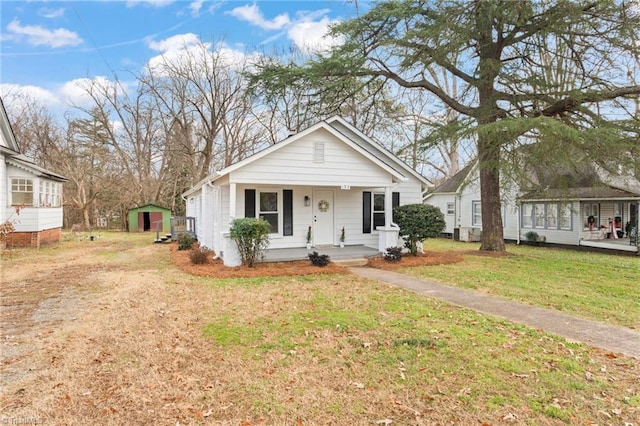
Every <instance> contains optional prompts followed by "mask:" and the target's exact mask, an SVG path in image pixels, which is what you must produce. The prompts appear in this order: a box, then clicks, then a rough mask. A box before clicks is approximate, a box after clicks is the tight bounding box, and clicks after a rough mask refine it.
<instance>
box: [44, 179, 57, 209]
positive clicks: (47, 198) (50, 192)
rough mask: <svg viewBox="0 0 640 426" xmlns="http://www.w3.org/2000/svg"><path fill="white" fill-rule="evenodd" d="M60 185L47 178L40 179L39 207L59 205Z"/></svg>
mask: <svg viewBox="0 0 640 426" xmlns="http://www.w3.org/2000/svg"><path fill="white" fill-rule="evenodd" d="M61 192H62V185H61V184H60V183H58V182H51V181H48V180H41V181H40V199H39V203H38V206H39V207H60V205H61V197H60V195H61Z"/></svg>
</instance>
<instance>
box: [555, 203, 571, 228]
mask: <svg viewBox="0 0 640 426" xmlns="http://www.w3.org/2000/svg"><path fill="white" fill-rule="evenodd" d="M558 218H559V223H558V225H559V227H560V229H562V230H565V231H570V230H571V203H560V205H559V214H558Z"/></svg>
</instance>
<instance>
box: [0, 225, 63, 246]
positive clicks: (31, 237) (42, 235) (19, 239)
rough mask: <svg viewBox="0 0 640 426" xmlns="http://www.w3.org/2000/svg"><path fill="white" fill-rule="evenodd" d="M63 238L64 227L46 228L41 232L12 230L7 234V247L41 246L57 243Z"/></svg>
mask: <svg viewBox="0 0 640 426" xmlns="http://www.w3.org/2000/svg"><path fill="white" fill-rule="evenodd" d="M61 240H62V228H52V229H45V230H44V231H39V232H12V233H11V234H9V235H8V236H7V244H6V247H7V248H17V247H32V248H40V247H44V246H48V245H51V244H57V243H59V242H60V241H61Z"/></svg>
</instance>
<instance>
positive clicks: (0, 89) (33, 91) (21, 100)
mask: <svg viewBox="0 0 640 426" xmlns="http://www.w3.org/2000/svg"><path fill="white" fill-rule="evenodd" d="M0 94H1V95H2V99H3V101H4V104H5V106H6V107H7V109H11V110H13V111H19V110H20V109H22V107H23V106H25V105H26V104H28V103H30V102H31V101H37V102H38V103H39V104H40V105H42V106H44V107H47V109H49V110H55V109H60V108H63V107H64V104H63V102H62V100H61V99H60V97H59V96H58V95H56V94H55V93H54V92H52V91H50V90H47V89H43V88H42V87H38V86H23V85H19V84H11V83H0Z"/></svg>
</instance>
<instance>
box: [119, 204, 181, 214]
mask: <svg viewBox="0 0 640 426" xmlns="http://www.w3.org/2000/svg"><path fill="white" fill-rule="evenodd" d="M145 207H155V208H158V209H161V210H166V211H168V212H170V211H171V209H170V208H167V207H163V206H160V205H158V204H154V203H147V204H143V205H141V206H137V207H132V208H130V209H129V210H128V211H131V210H140V209H144V208H145Z"/></svg>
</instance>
